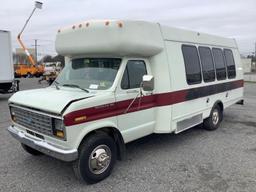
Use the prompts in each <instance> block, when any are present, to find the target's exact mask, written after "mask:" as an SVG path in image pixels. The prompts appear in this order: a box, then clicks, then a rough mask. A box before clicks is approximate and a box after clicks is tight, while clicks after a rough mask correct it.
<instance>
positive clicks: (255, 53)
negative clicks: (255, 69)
mask: <svg viewBox="0 0 256 192" xmlns="http://www.w3.org/2000/svg"><path fill="white" fill-rule="evenodd" d="M254 58H255V60H256V42H255V49H254Z"/></svg>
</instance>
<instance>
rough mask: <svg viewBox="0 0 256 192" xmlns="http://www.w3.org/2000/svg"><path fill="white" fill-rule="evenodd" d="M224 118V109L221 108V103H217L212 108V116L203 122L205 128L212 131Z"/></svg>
mask: <svg viewBox="0 0 256 192" xmlns="http://www.w3.org/2000/svg"><path fill="white" fill-rule="evenodd" d="M222 119H223V111H222V110H221V108H220V106H219V105H215V106H214V107H213V108H212V111H211V113H210V116H209V117H208V118H207V119H205V120H204V123H203V125H204V129H206V130H210V131H213V130H216V129H218V128H219V126H220V123H221V121H222Z"/></svg>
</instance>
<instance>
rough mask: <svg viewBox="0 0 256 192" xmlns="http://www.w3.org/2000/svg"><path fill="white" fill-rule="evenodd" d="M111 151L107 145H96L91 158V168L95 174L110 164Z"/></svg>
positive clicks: (101, 171)
mask: <svg viewBox="0 0 256 192" xmlns="http://www.w3.org/2000/svg"><path fill="white" fill-rule="evenodd" d="M110 161H111V151H110V149H109V147H108V146H107V145H99V146H98V147H96V148H95V149H94V150H93V151H92V153H91V155H90V158H89V169H90V171H91V172H92V173H94V174H101V173H103V172H104V171H105V170H106V169H107V168H108V167H109V164H110Z"/></svg>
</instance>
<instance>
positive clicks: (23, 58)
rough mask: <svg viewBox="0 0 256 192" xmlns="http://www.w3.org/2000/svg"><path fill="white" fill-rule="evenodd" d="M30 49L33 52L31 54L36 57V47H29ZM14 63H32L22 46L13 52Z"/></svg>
mask: <svg viewBox="0 0 256 192" xmlns="http://www.w3.org/2000/svg"><path fill="white" fill-rule="evenodd" d="M28 51H29V53H30V54H31V56H32V57H33V58H35V49H33V48H31V49H28ZM13 63H14V64H25V65H29V64H30V62H29V60H28V57H27V55H26V53H25V52H24V50H23V49H22V48H17V49H16V50H15V53H14V54H13Z"/></svg>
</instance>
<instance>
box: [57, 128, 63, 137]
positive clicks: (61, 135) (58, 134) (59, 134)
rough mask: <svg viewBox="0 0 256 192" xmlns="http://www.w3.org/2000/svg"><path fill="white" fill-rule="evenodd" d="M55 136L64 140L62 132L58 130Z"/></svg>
mask: <svg viewBox="0 0 256 192" xmlns="http://www.w3.org/2000/svg"><path fill="white" fill-rule="evenodd" d="M56 136H57V137H61V138H64V132H63V131H59V130H58V131H56Z"/></svg>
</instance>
